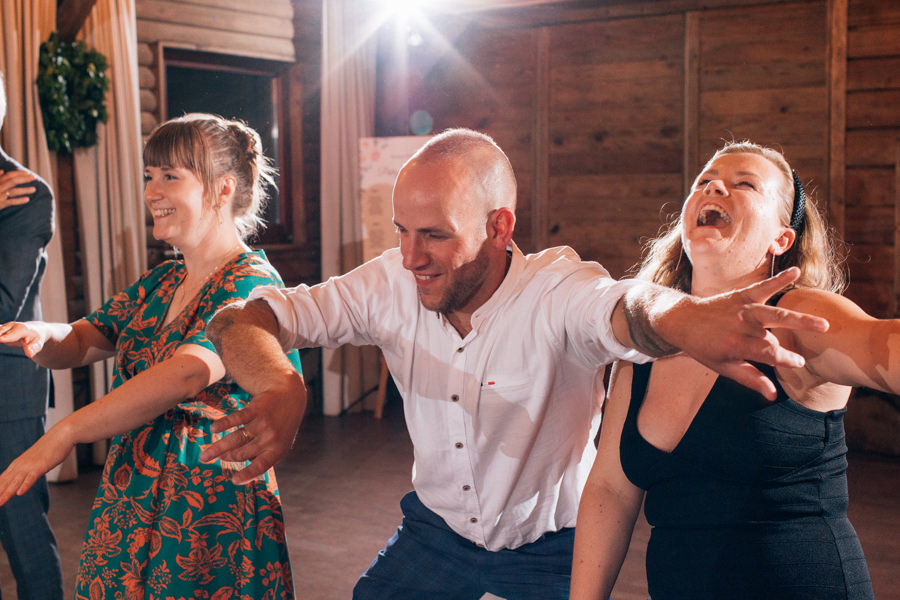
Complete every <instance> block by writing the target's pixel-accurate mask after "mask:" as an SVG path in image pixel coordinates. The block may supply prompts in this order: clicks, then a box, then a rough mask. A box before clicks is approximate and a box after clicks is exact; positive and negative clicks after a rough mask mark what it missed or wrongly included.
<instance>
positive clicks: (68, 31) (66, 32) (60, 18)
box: [56, 0, 97, 42]
mask: <svg viewBox="0 0 900 600" xmlns="http://www.w3.org/2000/svg"><path fill="white" fill-rule="evenodd" d="M96 3H97V0H62V3H61V4H60V5H59V8H57V9H56V31H57V33H59V37H60V38H61V39H62V40H64V41H67V42H71V41H74V40H75V36H77V35H78V31H79V30H80V29H81V26H82V25H84V21H85V20H86V19H87V18H88V15H89V14H91V9H92V8H94V4H96Z"/></svg>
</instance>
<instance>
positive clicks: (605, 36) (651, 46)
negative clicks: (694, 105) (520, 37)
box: [537, 15, 684, 277]
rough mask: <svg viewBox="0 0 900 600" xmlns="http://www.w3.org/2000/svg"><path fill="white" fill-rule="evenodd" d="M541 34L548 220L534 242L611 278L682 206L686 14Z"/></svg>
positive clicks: (570, 26)
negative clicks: (567, 250)
mask: <svg viewBox="0 0 900 600" xmlns="http://www.w3.org/2000/svg"><path fill="white" fill-rule="evenodd" d="M549 36H550V45H549V48H548V52H549V64H550V77H549V80H548V84H549V86H550V94H549V96H550V108H549V123H550V125H549V132H548V133H549V140H548V150H549V174H548V185H547V196H546V208H544V209H543V210H542V212H543V213H544V214H546V215H547V218H546V229H545V231H543V232H542V234H541V237H540V238H539V239H538V240H537V241H538V242H539V243H538V245H539V246H546V245H552V246H557V245H571V246H573V247H574V248H576V250H578V251H579V252H580V253H581V254H582V256H584V257H585V258H589V259H592V260H598V261H600V262H601V264H603V265H604V266H605V267H606V268H607V269H608V270H609V271H610V272H611V273H612V274H613V275H614V276H617V277H618V276H621V275H622V274H624V272H625V270H626V269H628V268H629V267H630V266H631V265H633V264H634V263H635V261H636V260H637V259H638V257H639V256H640V247H641V244H642V241H643V240H644V239H646V238H647V237H648V236H652V235H653V234H655V233H656V231H657V229H658V228H659V226H660V223H661V222H662V219H661V214H660V211H661V210H663V211H665V210H668V211H669V212H671V211H676V210H677V209H678V207H679V206H680V200H681V197H682V194H681V188H682V176H681V162H682V147H683V143H682V138H683V135H684V129H683V125H682V115H683V113H684V98H683V94H682V92H681V90H682V80H683V71H684V19H683V17H682V16H681V15H664V16H656V17H647V18H641V19H622V20H616V21H597V22H589V23H578V24H565V25H560V26H558V27H553V28H550V33H549ZM574 40H584V41H585V42H587V43H573V41H574ZM660 199H664V200H666V201H670V205H669V206H668V207H666V208H663V207H662V206H661V204H662V203H661V202H660ZM541 201H542V200H538V202H541Z"/></svg>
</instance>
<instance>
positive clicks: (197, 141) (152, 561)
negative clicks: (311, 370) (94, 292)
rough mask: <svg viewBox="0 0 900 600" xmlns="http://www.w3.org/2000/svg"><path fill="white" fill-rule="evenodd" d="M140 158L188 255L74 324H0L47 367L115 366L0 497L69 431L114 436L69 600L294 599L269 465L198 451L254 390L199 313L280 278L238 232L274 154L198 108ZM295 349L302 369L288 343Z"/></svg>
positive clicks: (18, 466)
mask: <svg viewBox="0 0 900 600" xmlns="http://www.w3.org/2000/svg"><path fill="white" fill-rule="evenodd" d="M144 164H145V170H144V176H145V180H146V186H145V191H144V200H145V203H146V204H147V207H148V209H149V210H150V213H151V214H152V216H153V235H154V237H156V238H157V239H160V240H165V241H166V242H167V243H169V244H171V245H173V246H175V247H176V248H177V249H178V250H179V252H180V254H181V256H182V258H181V259H180V260H174V261H167V262H164V263H163V264H161V265H159V266H157V267H155V268H153V269H151V270H150V271H148V272H147V273H145V274H144V275H143V276H141V278H140V279H139V280H138V281H137V282H135V283H134V284H132V285H131V286H130V287H128V288H127V289H125V290H124V291H122V292H121V293H119V294H117V295H116V296H114V297H113V298H112V299H110V300H109V301H108V302H106V303H105V304H104V305H103V306H102V307H101V308H100V309H98V310H97V311H95V312H94V313H91V314H90V315H88V316H87V317H85V318H84V319H81V320H79V321H76V322H74V323H72V324H69V325H66V324H59V323H55V324H51V323H36V322H30V323H7V324H4V325H0V342H2V343H7V344H11V345H16V346H20V347H23V348H24V349H25V352H26V354H28V356H30V357H32V358H33V359H34V360H35V361H36V362H38V363H40V364H42V365H44V366H48V367H51V368H69V367H72V366H78V365H83V364H88V363H90V362H93V361H95V360H100V359H103V358H106V357H108V356H115V366H116V369H115V380H114V386H113V390H112V391H111V392H110V393H109V394H107V395H106V396H104V397H103V398H101V399H100V400H98V401H96V402H94V403H92V404H90V405H88V406H86V407H84V408H82V409H81V410H79V411H76V412H75V413H73V414H72V415H70V416H68V417H67V418H65V419H64V420H62V421H61V422H60V423H59V424H57V425H56V426H54V427H53V428H51V429H50V430H49V431H48V432H47V434H46V435H45V436H44V437H42V438H41V439H40V440H39V441H38V442H37V443H36V444H35V445H34V446H32V448H31V449H29V450H28V451H27V452H25V453H24V454H23V455H22V456H21V457H19V458H18V459H17V460H16V461H14V462H13V463H12V465H10V467H9V468H8V469H7V470H6V471H5V472H4V473H3V474H2V475H0V504H2V503H4V502H5V501H6V500H8V499H9V497H11V496H12V495H13V494H16V493H18V494H21V493H24V491H25V490H27V489H28V487H30V486H31V485H32V484H33V482H34V481H35V480H36V479H37V478H38V477H39V476H40V475H42V474H44V473H46V472H47V471H49V470H50V469H51V468H53V467H54V466H55V465H57V464H59V463H60V462H62V460H63V459H64V458H65V457H66V456H67V455H68V453H69V452H70V451H71V449H72V448H73V447H74V445H75V444H76V443H86V442H92V441H95V440H98V439H105V438H108V437H113V436H114V439H113V442H112V447H111V449H110V452H109V456H108V458H107V461H106V466H105V469H104V472H103V477H102V481H101V483H100V489H99V491H98V493H97V498H96V499H95V500H94V504H93V510H92V512H91V517H90V521H89V526H88V532H87V536H86V538H85V543H84V547H83V550H82V559H81V567H80V569H79V572H78V577H77V582H76V584H77V586H76V591H75V598H76V600H79V599H81V598H86V599H87V598H90V599H92V600H93V599H100V598H109V599H113V598H115V599H120V598H121V599H131V598H147V599H155V598H160V599H170V598H171V599H184V600H188V599H191V600H196V599H206V598H209V599H217V600H218V599H225V598H242V599H248V600H250V599H252V600H258V599H266V600H269V599H271V600H275V599H286V598H293V587H292V581H291V571H290V564H289V561H288V552H287V546H286V543H285V538H284V520H283V515H282V509H281V502H280V499H279V497H278V488H277V484H276V483H275V476H274V473H273V472H272V471H271V470H270V471H269V472H267V473H266V474H264V475H263V476H261V477H259V478H257V479H256V480H254V481H252V482H251V483H249V484H248V485H245V486H237V485H234V484H233V483H232V482H231V476H232V474H233V473H234V472H235V471H236V470H238V469H240V468H241V467H242V466H244V463H228V462H224V461H213V462H210V463H207V464H204V463H202V462H201V461H200V452H201V451H202V450H203V448H204V447H206V446H208V445H210V444H211V443H213V442H214V441H215V440H216V439H218V438H219V437H221V434H214V433H212V432H211V430H210V425H211V424H212V422H213V421H214V420H215V419H217V418H219V417H221V416H223V415H225V414H228V413H230V412H232V411H235V410H238V409H240V408H242V407H243V406H244V405H245V404H246V402H247V401H248V400H249V398H248V395H247V393H246V392H244V391H243V390H241V389H240V388H239V387H238V386H237V385H235V384H234V383H233V382H232V381H231V380H230V379H229V378H227V377H226V376H225V375H226V374H225V369H224V366H223V365H222V363H221V361H220V360H219V358H218V356H217V355H216V354H215V351H214V348H213V346H212V344H211V343H210V342H209V340H207V339H206V336H205V333H204V328H205V326H206V322H207V321H208V320H209V318H210V317H212V315H213V313H214V312H215V311H216V310H217V309H218V308H220V307H222V306H224V305H226V304H228V303H230V302H234V301H237V300H241V299H243V298H246V296H247V295H248V294H249V293H250V290H252V289H253V288H254V287H255V286H257V285H262V284H272V283H276V284H281V279H280V277H279V276H278V273H277V272H276V271H275V270H274V269H273V268H272V266H271V265H269V263H268V262H267V261H266V258H265V255H264V253H263V252H262V251H251V250H249V249H248V248H247V247H246V246H245V244H244V242H243V239H245V238H246V237H247V236H248V235H249V234H250V233H252V232H253V231H254V230H255V228H256V225H258V224H259V217H258V213H259V211H260V208H261V204H262V200H263V191H262V190H263V189H264V188H263V183H264V182H267V181H270V180H271V168H270V167H269V165H268V162H267V160H266V159H265V157H264V156H263V155H262V152H261V145H260V141H259V136H258V135H257V134H256V132H255V131H253V130H252V129H250V128H249V127H247V126H246V125H244V124H242V123H239V122H236V121H228V120H224V119H221V118H219V117H214V116H212V115H201V114H194V115H186V116H185V117H181V118H179V119H174V120H172V121H168V122H166V123H163V124H162V125H160V126H159V127H158V128H157V129H156V131H154V133H153V134H152V135H151V137H150V139H149V140H148V141H147V145H146V147H145V148H144ZM290 358H291V361H292V363H293V364H294V366H295V367H296V368H297V371H298V373H297V377H298V378H300V377H302V376H301V375H300V373H299V371H300V366H299V361H298V359H297V356H296V353H294V354H292V355H290ZM297 401H298V402H301V403H302V402H305V398H298V399H297ZM245 435H246V434H245Z"/></svg>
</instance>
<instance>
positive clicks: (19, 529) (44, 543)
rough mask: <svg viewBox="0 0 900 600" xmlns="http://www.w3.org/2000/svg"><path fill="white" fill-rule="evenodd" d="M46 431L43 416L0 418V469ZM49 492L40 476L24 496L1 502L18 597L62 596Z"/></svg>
mask: <svg viewBox="0 0 900 600" xmlns="http://www.w3.org/2000/svg"><path fill="white" fill-rule="evenodd" d="M43 434H44V419H43V417H37V418H34V419H21V420H17V421H0V470H5V469H6V467H7V466H9V463H11V462H12V461H13V459H15V458H16V457H18V456H19V454H21V453H22V452H24V451H25V450H26V449H27V448H29V447H30V446H31V445H32V444H33V443H34V442H35V441H37V439H38V438H39V437H41V436H42V435H43ZM49 506H50V493H49V490H48V489H47V479H46V478H44V477H41V478H40V479H39V480H38V481H37V482H36V483H35V484H34V487H32V488H31V489H30V490H28V492H27V493H26V494H25V495H24V496H14V497H13V498H12V499H10V501H9V502H7V503H6V504H5V505H3V506H0V542H2V543H3V549H4V550H6V554H7V556H8V557H9V566H10V568H11V569H12V572H13V575H14V576H15V578H16V591H17V593H18V598H19V600H61V599H62V597H63V587H62V568H61V566H60V562H59V550H58V549H57V547H56V538H54V537H53V531H52V530H51V529H50V522H49V521H48V520H47V509H48V508H49Z"/></svg>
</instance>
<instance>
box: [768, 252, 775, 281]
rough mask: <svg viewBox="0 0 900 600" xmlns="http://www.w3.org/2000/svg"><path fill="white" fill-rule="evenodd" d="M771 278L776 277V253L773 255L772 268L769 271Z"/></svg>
mask: <svg viewBox="0 0 900 600" xmlns="http://www.w3.org/2000/svg"><path fill="white" fill-rule="evenodd" d="M769 277H775V253H774V252H773V253H772V268H770V269H769Z"/></svg>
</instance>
